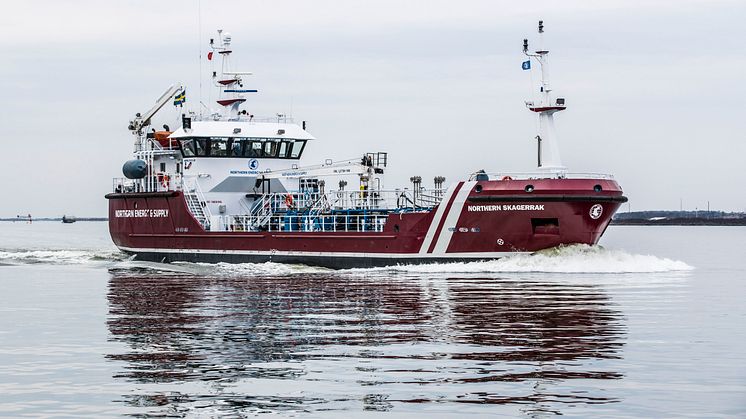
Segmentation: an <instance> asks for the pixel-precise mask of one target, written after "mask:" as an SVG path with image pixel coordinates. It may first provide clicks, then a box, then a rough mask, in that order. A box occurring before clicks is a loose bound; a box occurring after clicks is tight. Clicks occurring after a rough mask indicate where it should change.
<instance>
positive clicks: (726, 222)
mask: <svg viewBox="0 0 746 419" xmlns="http://www.w3.org/2000/svg"><path fill="white" fill-rule="evenodd" d="M611 225H627V226H746V218H666V219H663V220H647V219H621V220H616V219H615V220H612V221H611Z"/></svg>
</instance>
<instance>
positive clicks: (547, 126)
mask: <svg viewBox="0 0 746 419" xmlns="http://www.w3.org/2000/svg"><path fill="white" fill-rule="evenodd" d="M539 37H540V39H541V42H540V48H539V49H538V50H537V51H534V52H533V53H531V52H529V50H528V39H524V40H523V53H524V54H526V56H527V57H529V63H530V61H531V59H533V60H535V61H537V62H538V63H539V67H540V68H541V86H540V88H539V92H540V95H539V102H538V103H535V102H533V101H531V102H526V107H528V109H529V110H531V111H532V112H536V113H537V114H538V117H539V132H538V135H537V136H536V140H537V160H538V162H537V164H538V167H539V169H540V170H542V171H548V172H552V173H556V174H557V175H559V176H562V175H564V174H565V173H566V172H567V168H566V167H564V166H563V165H562V159H561V158H560V152H559V144H558V143H557V133H556V131H555V128H554V113H555V112H559V111H564V110H565V109H566V106H565V99H564V98H556V99H552V89H551V88H550V87H549V51H548V50H546V49H544V48H543V39H544V21H543V20H540V21H539ZM528 67H529V69H530V65H529V66H528ZM524 68H525V67H524Z"/></svg>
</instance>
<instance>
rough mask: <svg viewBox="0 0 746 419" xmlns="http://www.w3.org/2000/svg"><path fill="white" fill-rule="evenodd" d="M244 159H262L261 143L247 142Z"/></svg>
mask: <svg viewBox="0 0 746 419" xmlns="http://www.w3.org/2000/svg"><path fill="white" fill-rule="evenodd" d="M244 157H253V158H258V157H262V143H261V141H247V142H246V147H245V148H244Z"/></svg>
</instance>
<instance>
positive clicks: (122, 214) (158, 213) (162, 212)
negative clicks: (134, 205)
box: [114, 209, 168, 218]
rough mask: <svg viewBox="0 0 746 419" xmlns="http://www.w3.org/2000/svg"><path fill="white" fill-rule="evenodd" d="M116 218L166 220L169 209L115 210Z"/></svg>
mask: <svg viewBox="0 0 746 419" xmlns="http://www.w3.org/2000/svg"><path fill="white" fill-rule="evenodd" d="M114 217H116V218H165V217H168V210H167V209H141V210H131V209H122V210H115V211H114Z"/></svg>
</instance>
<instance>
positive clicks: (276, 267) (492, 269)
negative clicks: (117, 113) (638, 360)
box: [0, 245, 694, 277]
mask: <svg viewBox="0 0 746 419" xmlns="http://www.w3.org/2000/svg"><path fill="white" fill-rule="evenodd" d="M29 264H52V265H85V264H90V265H106V266H108V267H109V268H111V269H114V270H138V271H151V272H153V271H159V272H173V273H179V274H185V275H196V276H210V277H249V276H262V277H272V276H294V275H310V274H322V273H323V274H330V273H332V272H338V273H340V274H355V275H357V274H374V273H379V274H380V273H389V274H396V273H409V274H436V273H443V274H449V273H454V274H456V273H458V274H490V273H492V274H511V273H554V274H625V273H658V272H683V271H690V270H692V269H694V268H693V267H692V266H690V265H688V264H687V263H685V262H683V261H679V260H673V259H668V258H663V257H658V256H654V255H641V254H634V253H629V252H626V251H624V250H619V249H606V248H604V247H601V246H588V245H571V246H561V247H557V248H552V249H547V250H543V251H540V252H536V253H533V254H519V255H514V256H509V257H505V258H502V259H498V260H491V261H484V262H464V263H461V262H456V263H434V264H426V265H404V264H402V265H396V266H390V267H385V268H356V269H346V270H341V271H333V270H330V269H326V268H318V267H310V266H304V265H286V264H279V263H272V262H267V263H241V264H230V263H215V264H209V263H187V262H176V263H153V262H138V261H133V260H131V257H130V256H128V255H126V254H124V253H122V252H119V251H118V250H116V249H113V248H112V249H95V250H91V249H80V250H62V249H46V250H40V249H11V250H0V265H29Z"/></svg>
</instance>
